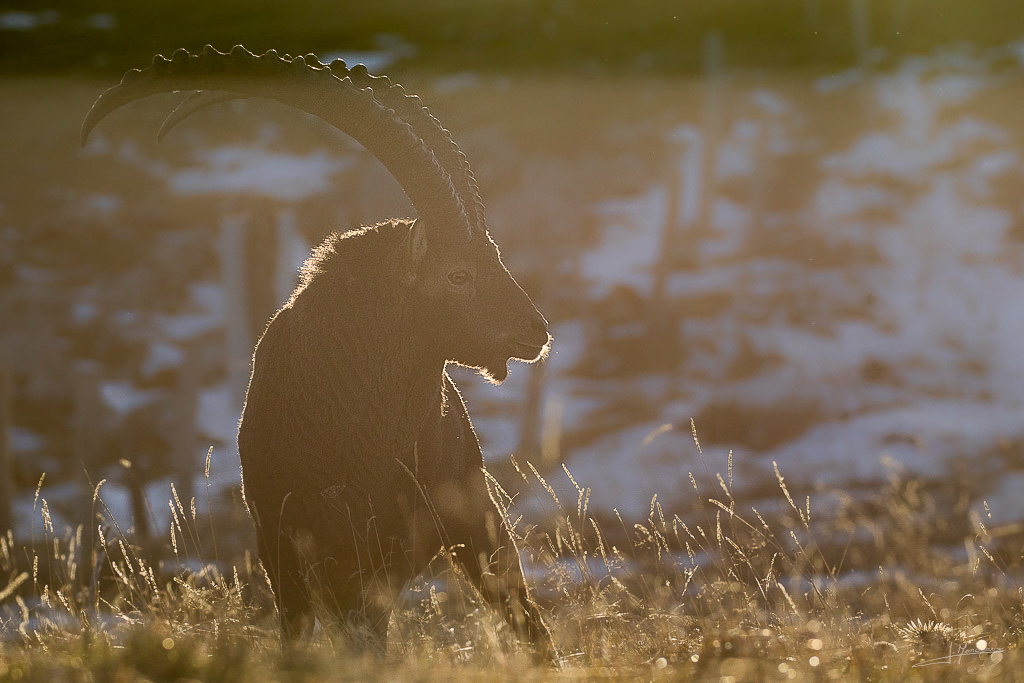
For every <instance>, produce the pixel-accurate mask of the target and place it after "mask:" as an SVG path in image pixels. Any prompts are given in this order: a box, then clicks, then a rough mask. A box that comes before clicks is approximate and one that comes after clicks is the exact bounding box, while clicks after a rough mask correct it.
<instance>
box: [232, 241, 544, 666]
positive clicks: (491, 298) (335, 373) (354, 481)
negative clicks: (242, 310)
mask: <svg viewBox="0 0 1024 683" xmlns="http://www.w3.org/2000/svg"><path fill="white" fill-rule="evenodd" d="M414 232H415V228H411V227H410V222H408V221H393V222H390V223H385V224H381V225H379V226H377V227H375V228H370V229H364V230H361V231H356V232H353V233H349V234H347V235H337V234H335V235H333V236H331V237H330V238H328V239H327V240H326V241H325V242H324V244H322V245H321V246H320V247H319V248H318V249H317V250H316V252H314V256H313V258H312V259H310V262H309V263H307V265H306V268H305V273H304V277H303V282H302V284H300V286H299V288H298V289H297V290H296V292H295V294H294V295H293V296H292V298H291V300H290V301H289V302H288V303H287V304H286V305H285V306H284V307H283V308H282V309H281V310H280V311H278V313H277V314H276V315H275V316H274V318H273V319H272V320H271V322H270V324H269V326H268V327H267V330H266V332H265V334H264V335H263V338H262V339H261V340H260V342H259V345H258V346H257V348H256V353H255V357H254V365H253V374H252V381H251V383H250V385H249V391H248V395H247V398H246V404H245V410H244V413H243V416H242V422H241V426H240V429H239V435H238V443H239V451H240V453H241V457H242V467H243V475H244V489H245V496H246V501H247V504H248V505H249V508H250V511H251V512H252V515H253V518H254V520H255V521H256V525H257V531H258V537H259V548H260V556H261V558H262V561H263V563H264V566H265V567H266V569H267V571H268V573H269V575H270V579H271V582H272V584H273V587H274V590H275V592H276V594H277V599H278V606H279V609H280V612H281V617H282V625H283V629H284V632H285V634H286V635H297V634H299V633H301V632H303V631H306V630H307V629H308V628H309V627H310V626H311V623H312V615H313V614H314V613H315V609H314V608H315V607H316V606H317V605H320V606H322V607H323V611H322V612H319V614H320V616H321V617H323V616H324V615H327V616H330V617H333V618H335V619H337V620H338V622H339V623H341V624H343V625H346V626H352V625H354V624H357V623H362V624H364V625H367V626H369V627H370V628H369V629H368V630H369V631H370V632H371V633H374V634H376V636H375V638H374V640H375V641H376V645H377V646H380V645H382V643H383V639H384V636H385V635H386V629H387V624H388V618H389V615H390V613H391V609H392V605H393V599H394V596H395V593H396V591H397V590H398V589H400V588H401V586H402V585H403V584H405V583H406V582H407V581H408V580H410V579H411V578H413V577H415V576H416V575H417V574H419V573H420V572H421V571H423V569H424V568H425V567H426V565H427V563H428V562H429V561H430V560H431V558H433V557H435V556H436V555H437V553H438V551H439V550H440V549H441V548H442V546H443V547H446V548H452V549H454V555H455V557H456V558H457V559H458V560H459V561H460V562H461V564H462V566H463V568H464V570H465V572H466V574H467V576H468V578H469V579H470V580H472V581H473V582H474V583H475V584H476V585H477V586H478V587H479V588H480V589H481V591H482V593H483V595H484V596H485V597H486V598H487V599H488V600H491V601H492V602H494V604H495V605H496V606H498V607H499V609H500V610H501V611H502V613H503V614H505V616H506V618H508V619H510V621H511V623H512V624H513V626H514V627H516V628H517V630H518V631H519V632H521V633H523V634H529V635H531V636H532V637H533V638H534V639H535V640H538V641H540V642H541V645H542V647H544V648H548V647H550V644H549V643H548V641H547V635H546V630H545V629H544V627H543V624H542V623H541V622H540V619H539V618H538V616H537V614H536V611H535V609H534V608H533V606H532V604H531V603H530V601H529V600H528V598H527V594H526V588H525V586H524V584H523V581H522V574H521V569H520V565H519V558H518V554H517V552H516V549H515V547H514V545H513V544H512V541H511V539H510V538H509V535H508V533H507V531H506V530H505V528H504V526H503V525H502V524H501V523H500V519H498V516H497V511H496V510H495V508H494V506H493V505H492V504H491V502H490V500H489V498H488V495H487V490H486V486H485V482H484V476H483V473H482V471H481V467H482V465H483V460H482V457H481V452H480V446H479V443H478V442H477V438H476V434H475V433H474V431H473V427H472V425H471V423H470V420H469V415H468V413H467V412H466V407H465V405H464V404H463V401H462V398H461V397H460V395H459V392H458V391H457V389H456V388H455V385H454V384H453V383H452V381H451V380H450V378H449V377H448V374H447V373H446V372H445V363H446V361H448V360H458V361H462V362H464V363H467V364H471V365H476V366H479V367H481V368H483V369H484V371H485V372H487V373H489V374H490V375H492V376H494V377H497V378H498V379H499V380H500V379H503V378H504V375H505V373H506V372H507V371H506V370H505V367H504V364H505V363H506V362H507V361H508V360H509V359H510V358H512V357H517V356H522V355H523V354H522V353H521V352H517V346H516V344H518V343H521V342H522V341H523V340H525V341H526V342H528V344H529V345H531V346H534V347H537V348H535V349H534V350H533V355H537V353H539V352H540V347H541V346H542V345H544V344H546V343H547V331H546V328H545V326H544V322H543V318H542V317H540V315H539V314H538V313H537V312H536V309H534V308H533V305H532V303H531V302H530V301H529V298H528V297H526V295H525V294H524V293H523V292H522V290H521V289H519V287H518V285H516V284H515V282H514V280H512V278H511V276H509V275H508V273H507V271H505V270H504V267H503V266H502V265H501V263H500V260H499V258H498V254H497V250H496V249H495V248H494V245H493V244H492V243H490V240H489V239H486V236H485V235H484V236H483V240H482V241H484V242H486V244H482V243H480V242H481V240H479V239H478V240H476V241H474V242H473V243H470V244H461V243H453V244H447V243H437V244H431V245H428V246H427V247H426V249H425V251H424V247H423V245H422V244H419V245H417V244H413V243H412V242H414V241H415V239H414ZM465 267H471V268H472V269H473V271H474V278H473V282H472V284H473V288H474V290H475V291H474V292H473V293H472V295H471V296H468V297H467V296H462V295H464V294H465V293H464V292H462V289H463V288H464V286H459V287H455V286H454V285H452V284H451V282H450V279H455V280H459V279H461V278H447V276H448V275H449V274H450V273H451V272H453V271H452V268H455V269H458V268H465ZM498 320H502V321H503V322H501V323H498V322H496V321H498ZM502 330H506V331H502ZM528 359H532V356H531V357H530V358H528ZM485 576H486V577H487V578H485Z"/></svg>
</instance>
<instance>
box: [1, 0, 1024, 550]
mask: <svg viewBox="0 0 1024 683" xmlns="http://www.w3.org/2000/svg"><path fill="white" fill-rule="evenodd" d="M206 43H211V44H213V45H214V46H215V47H217V48H218V49H220V50H222V51H223V50H227V49H229V48H230V47H231V46H232V45H234V44H236V43H243V44H245V45H246V46H247V47H248V48H249V49H251V50H253V51H254V52H262V51H265V50H267V49H270V48H275V49H277V50H279V51H281V52H288V53H291V54H304V53H309V52H312V53H315V54H316V55H317V56H318V57H319V58H320V59H321V60H323V61H328V60H330V59H332V58H335V57H342V58H345V59H346V61H347V62H348V63H349V65H352V64H354V63H358V62H363V63H365V64H367V66H368V67H369V68H370V70H371V71H372V72H377V73H386V74H388V75H389V76H391V77H392V78H393V79H394V80H395V81H397V82H400V83H402V84H404V85H405V86H406V87H407V89H408V90H409V91H410V92H414V93H418V94H420V95H421V96H422V97H423V100H424V102H425V104H426V105H427V106H428V107H430V109H431V111H432V112H433V113H434V114H435V115H436V116H438V118H439V119H440V120H441V121H442V122H443V123H444V124H445V125H446V126H447V127H448V128H449V129H450V130H451V131H452V133H453V135H454V137H455V139H456V140H457V141H458V142H459V143H460V145H461V146H462V148H463V150H464V151H465V152H466V154H467V156H468V157H469V159H470V161H471V163H472V164H473V168H474V170H475V172H476V175H477V177H478V179H479V181H480V186H481V191H482V195H483V198H484V201H485V203H486V205H487V209H488V221H489V225H490V226H491V229H492V232H493V234H494V236H495V238H496V240H497V241H498V243H499V244H500V245H501V246H502V250H503V254H504V256H505V260H506V263H507V264H508V265H509V266H510V268H511V269H512V271H513V272H514V273H515V275H516V277H517V278H518V279H519V281H520V283H522V284H523V285H524V287H525V288H526V289H527V290H528V291H529V292H530V293H531V294H532V296H533V298H534V300H535V301H536V303H537V305H538V307H539V308H540V310H541V311H542V312H543V313H544V314H545V315H546V317H547V318H548V320H549V321H550V322H551V324H552V332H553V335H554V345H553V352H552V355H551V357H550V358H549V359H548V360H547V362H546V363H544V364H542V365H538V366H525V365H520V366H518V367H513V368H512V374H511V377H510V378H509V380H508V381H507V382H506V383H505V384H504V385H503V386H501V387H493V386H490V385H487V384H486V383H485V382H483V381H482V380H480V379H479V378H476V377H474V376H473V375H472V373H471V372H469V371H465V370H462V369H458V370H455V371H453V374H454V375H456V380H457V382H458V383H459V385H460V387H461V388H462V391H463V393H464V395H465V397H466V399H467V403H468V404H469V408H470V412H471V414H472V415H473V417H474V423H475V425H476V426H477V430H478V432H479V435H480V438H481V441H482V443H483V446H484V451H485V454H486V456H487V458H488V460H489V462H490V463H491V465H492V466H493V467H494V469H495V470H496V471H498V472H499V473H504V474H503V476H508V474H509V473H508V471H507V470H508V469H509V466H508V456H509V454H510V453H514V454H515V455H516V456H517V458H518V459H519V460H520V462H523V461H526V460H529V461H530V462H532V463H534V464H535V465H536V466H537V468H538V469H539V470H540V471H541V472H542V473H546V476H547V477H548V480H549V481H550V482H551V483H552V484H553V485H554V486H555V487H556V488H557V489H558V490H567V491H574V489H573V488H572V483H571V482H570V481H569V479H568V478H567V477H566V476H565V474H564V473H563V471H562V469H561V465H562V464H563V463H564V464H565V465H566V466H567V467H568V468H569V470H570V471H571V472H572V473H573V475H574V477H575V478H576V480H577V481H578V482H580V484H581V485H583V486H585V487H590V488H592V489H593V493H592V497H591V500H590V506H591V509H592V510H595V511H596V510H602V509H603V510H605V511H606V514H609V515H610V514H611V510H612V509H613V508H615V509H617V510H618V511H619V512H621V513H622V514H623V515H624V516H626V517H646V515H647V514H648V512H649V510H650V508H651V499H652V496H654V495H657V496H658V500H659V501H660V502H661V503H662V504H663V505H665V506H666V507H668V508H677V507H678V508H682V507H685V505H687V501H688V500H690V499H691V498H693V496H694V491H693V489H694V485H695V484H694V482H695V483H696V484H697V485H699V486H707V485H713V486H717V484H714V475H715V474H716V473H719V472H721V473H723V476H726V473H727V472H728V474H727V476H728V477H729V479H730V481H731V482H732V487H733V491H734V494H735V495H736V496H737V498H741V499H743V500H744V501H750V502H758V501H761V500H762V498H764V497H766V496H768V495H769V492H770V495H771V498H773V499H776V498H778V495H777V491H778V489H777V486H778V485H777V479H776V474H775V471H774V467H775V464H776V463H777V466H778V468H779V470H780V471H781V473H782V474H783V476H785V477H786V480H787V482H788V484H789V486H790V488H791V490H795V491H796V492H797V493H796V494H795V495H797V498H798V499H800V498H801V497H802V495H804V494H809V493H811V492H817V493H816V495H817V496H824V498H821V497H819V498H817V500H822V499H823V500H825V501H828V500H829V498H828V492H829V491H833V492H841V493H842V494H843V495H849V496H854V497H856V496H857V495H859V494H860V493H867V492H870V491H872V490H877V488H878V486H879V483H880V482H883V481H885V480H886V479H887V477H889V476H891V475H892V473H893V472H901V473H902V474H903V475H909V476H913V477H919V478H921V479H922V480H923V481H924V482H925V485H926V486H927V487H928V488H929V489H930V490H931V491H932V492H933V493H934V494H935V495H936V496H937V499H938V500H941V501H948V502H949V504H950V505H951V506H954V507H956V506H959V508H960V509H967V508H970V509H972V510H975V511H976V514H978V515H982V516H986V515H987V517H986V519H987V520H994V521H989V522H987V523H990V524H996V525H1004V528H1006V529H1010V530H1011V531H1012V530H1013V529H1017V531H1018V532H1019V531H1020V529H1019V528H1017V527H1015V526H1014V525H1015V524H1016V523H1018V522H1020V521H1021V520H1022V519H1024V498H1022V497H1021V496H1020V491H1021V490H1024V351H1022V342H1021V340H1022V339H1024V197H1022V193H1021V185H1022V180H1024V178H1022V175H1024V165H1022V156H1021V155H1022V150H1024V148H1022V143H1024V117H1022V116H1021V114H1022V112H1024V88H1022V86H1024V5H1021V3H1019V2H1018V1H1015V0H992V1H990V2H986V3H966V2H962V0H835V1H827V2H826V1H825V0H770V1H769V0H761V1H741V2H721V1H720V0H690V1H689V2H686V3H679V2H653V1H648V0H639V1H634V2H629V3H622V2H596V1H595V0H585V1H584V0H553V1H537V0H517V1H516V2H509V1H500V0H421V1H418V2H414V3H399V2H396V1H395V0H377V1H375V2H366V3H361V2H336V3H329V2H322V1H316V0H297V1H295V2H290V3H270V2H263V1H261V0H257V1H247V2H245V3H242V2H217V3H210V2H198V1H196V0H182V1H180V2H175V3H165V4H163V5H161V4H159V3H139V2H131V3H129V2H127V1H125V0H116V1H113V2H104V3H88V2H46V0H32V1H31V2H28V1H26V2H20V3H19V2H11V1H9V0H4V1H3V2H2V3H0V158H2V160H3V163H2V164H0V320H2V321H3V322H2V324H0V444H3V448H2V449H0V453H2V458H0V527H4V528H6V527H7V526H13V527H14V529H15V530H16V534H19V535H25V536H27V535H30V534H32V533H33V532H34V531H35V530H37V529H40V528H41V524H42V521H41V519H40V517H39V513H40V507H41V506H40V500H41V499H46V500H47V503H48V504H47V506H46V507H47V510H48V514H49V515H50V516H51V517H52V519H53V520H54V524H55V525H68V526H74V525H75V524H77V523H79V522H81V521H82V520H83V519H86V518H88V515H89V514H90V513H91V510H92V509H93V508H94V507H95V505H96V502H95V499H94V496H93V492H94V489H95V487H96V486H97V485H99V484H100V482H101V481H105V483H104V484H103V485H102V489H101V495H102V499H103V501H104V502H105V505H106V506H107V508H106V512H105V514H109V515H110V516H112V517H114V518H116V519H117V520H118V521H119V523H120V524H121V526H122V527H124V528H125V529H127V528H129V527H131V528H133V529H134V531H135V533H136V534H137V537H138V538H140V539H146V538H154V537H160V538H165V537H166V535H167V533H166V532H167V529H168V524H169V514H170V511H169V510H168V505H167V500H168V498H169V497H170V496H171V488H170V487H171V483H172V482H173V483H174V484H175V487H176V492H177V494H178V495H179V496H180V497H181V499H182V500H184V501H188V500H189V499H191V498H193V497H195V498H196V500H197V503H198V505H199V506H200V508H203V509H205V508H209V509H210V510H212V511H213V512H215V513H216V514H217V515H219V516H220V517H221V518H223V519H224V520H225V524H228V525H231V527H232V528H234V529H236V530H237V529H239V528H246V529H247V528H248V527H247V523H245V522H244V521H242V520H241V519H240V516H241V514H243V513H242V512H241V511H240V510H241V509H240V506H239V504H238V484H239V476H238V460H237V454H236V452H235V446H234V434H235V428H236V425H237V420H238V415H239V414H240V411H241V405H242V399H243V395H244V388H245V384H246V381H247V378H248V361H249V355H250V353H251V349H252V345H253V344H254V343H255V340H256V339H257V337H258V335H259V333H260V332H261V331H262V328H263V325H264V324H265V321H266V320H267V318H268V317H269V315H270V314H271V313H272V312H273V311H274V310H275V309H276V308H277V307H278V306H279V305H280V304H281V303H282V302H283V301H284V300H285V299H286V297H287V294H288V292H289V291H290V289H291V287H292V286H293V285H294V282H295V277H294V276H295V272H296V268H297V267H298V265H299V264H300V263H301V261H302V260H303V258H304V257H305V255H306V254H307V253H308V250H309V249H310V247H311V246H313V245H315V244H316V243H318V242H319V241H320V240H321V239H322V238H323V237H324V236H325V235H326V234H327V233H328V232H329V231H331V230H333V229H346V228H350V227H356V226H358V225H360V224H362V223H372V222H376V221H378V220H381V219H383V218H387V217H390V216H396V215H397V216H406V215H409V214H410V212H411V207H410V205H409V204H408V202H407V200H406V199H405V197H404V195H403V194H402V192H401V190H400V188H399V187H398V185H397V184H396V183H395V182H394V181H393V180H392V179H391V178H390V177H389V176H388V174H387V173H386V172H385V171H384V170H383V168H382V167H381V166H380V165H379V164H378V163H377V162H376V161H375V160H374V159H373V158H372V157H370V156H369V155H368V154H367V153H366V152H364V151H363V150H362V149H361V148H359V146H358V145H356V144H355V143H354V142H352V141H351V140H349V139H347V138H345V137H344V136H342V135H341V134H339V133H337V132H336V131H333V130H332V129H328V128H327V126H325V125H323V124H321V123H320V122H318V121H315V120H313V119H311V118H310V117H307V116H303V115H300V114H297V113H296V112H294V111H289V110H285V109H284V108H283V107H280V106H276V105H273V104H270V103H265V102H258V101H242V102H235V103H229V104H225V105H221V106H217V107H212V108H209V109H207V110H204V111H202V112H200V113H198V114H196V115H195V116H194V117H192V118H191V119H189V121H188V122H187V123H185V124H183V125H181V126H179V127H178V128H176V129H175V130H174V131H172V132H171V133H170V134H169V135H168V136H167V138H166V139H165V140H164V142H162V143H159V144H158V143H157V142H156V140H155V133H156V130H157V128H158V127H159V124H160V122H161V121H162V120H163V117H164V116H165V115H166V113H168V112H169V111H170V109H171V108H172V107H173V106H174V105H175V104H176V102H177V101H179V100H180V99H181V97H180V96H178V97H176V96H160V97H154V98H151V99H149V100H145V101H143V102H140V103H136V104H134V105H131V106H129V107H125V108H124V109H123V110H121V111H118V112H117V113H115V114H114V115H112V116H111V117H109V118H108V119H107V120H106V121H104V122H103V123H102V124H101V125H100V127H99V128H98V129H97V130H96V131H95V132H94V134H93V137H92V138H91V140H90V142H89V144H88V145H86V146H85V147H84V148H80V147H79V144H78V131H79V126H80V123H81V121H82V119H83V117H84V116H85V113H86V112H87V111H88V108H89V106H90V104H91V103H92V101H93V100H94V99H95V98H96V97H97V96H98V95H99V94H100V93H101V92H102V91H103V90H104V89H106V88H107V87H110V86H111V85H113V84H115V83H116V82H117V81H118V80H119V78H120V75H121V74H122V73H123V72H124V71H125V70H127V69H130V68H133V67H142V66H144V65H146V64H147V63H148V61H149V59H150V58H151V57H152V55H153V54H155V53H158V52H160V53H163V54H167V55H169V54H170V53H171V52H172V51H173V50H174V49H176V48H179V47H185V48H188V49H190V50H192V51H196V50H199V49H201V48H202V46H203V45H205V44H206ZM695 436H696V439H695ZM698 441H699V445H698V443H697V442H698ZM730 453H731V454H732V456H731V459H730ZM44 474H45V481H44V483H43V486H42V489H39V488H38V485H39V482H40V479H41V477H43V475H44ZM512 478H513V479H514V478H515V477H514V476H512ZM570 499H575V493H574V492H573V493H572V494H571V495H570ZM523 502H524V504H526V506H527V507H528V506H529V503H530V501H529V500H528V499H524V501H523ZM188 505H189V503H188V502H185V506H186V507H188ZM763 505H765V506H767V505H769V503H768V502H764V503H763ZM950 509H952V508H950ZM826 514H827V511H826ZM226 537H230V533H229V534H227V535H226V536H225V535H223V534H222V535H221V539H224V538H226Z"/></svg>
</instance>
